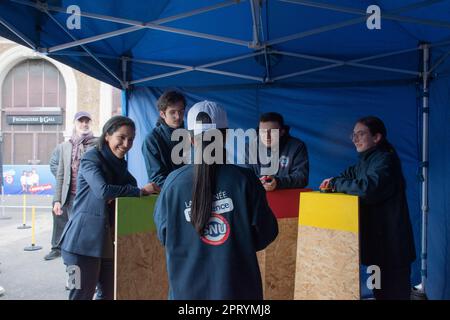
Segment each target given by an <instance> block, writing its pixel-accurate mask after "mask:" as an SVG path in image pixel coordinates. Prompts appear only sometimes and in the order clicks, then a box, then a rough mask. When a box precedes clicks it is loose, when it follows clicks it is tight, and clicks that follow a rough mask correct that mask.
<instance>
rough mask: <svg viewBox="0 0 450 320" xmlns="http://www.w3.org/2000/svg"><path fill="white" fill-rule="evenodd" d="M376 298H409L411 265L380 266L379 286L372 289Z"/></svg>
mask: <svg viewBox="0 0 450 320" xmlns="http://www.w3.org/2000/svg"><path fill="white" fill-rule="evenodd" d="M373 295H374V296H375V299H376V300H410V299H411V267H410V266H408V267H403V268H396V269H393V268H381V288H380V289H373Z"/></svg>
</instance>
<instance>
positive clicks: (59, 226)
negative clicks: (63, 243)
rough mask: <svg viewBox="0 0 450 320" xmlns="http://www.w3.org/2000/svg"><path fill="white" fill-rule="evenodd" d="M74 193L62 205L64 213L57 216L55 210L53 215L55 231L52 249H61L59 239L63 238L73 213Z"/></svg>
mask: <svg viewBox="0 0 450 320" xmlns="http://www.w3.org/2000/svg"><path fill="white" fill-rule="evenodd" d="M74 197H75V196H74V195H70V196H69V199H67V201H66V203H65V204H64V205H63V206H62V211H63V213H62V215H60V216H57V215H56V214H55V213H54V212H52V215H53V233H52V250H61V248H60V247H59V246H58V242H59V239H60V238H61V235H62V232H63V230H64V227H65V226H66V223H67V221H68V220H69V218H70V215H71V214H72V206H73V199H74Z"/></svg>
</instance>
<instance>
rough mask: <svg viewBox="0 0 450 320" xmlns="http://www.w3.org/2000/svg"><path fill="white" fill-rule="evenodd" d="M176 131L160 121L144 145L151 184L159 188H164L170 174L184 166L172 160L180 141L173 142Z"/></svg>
mask: <svg viewBox="0 0 450 320" xmlns="http://www.w3.org/2000/svg"><path fill="white" fill-rule="evenodd" d="M175 130H176V129H173V128H171V127H169V126H168V125H167V124H165V123H164V122H163V121H161V120H160V121H158V123H157V124H156V128H155V129H153V130H152V132H150V133H149V134H148V135H147V136H146V137H145V139H144V142H143V144H142V154H143V156H144V162H145V167H146V168H147V175H148V179H149V182H155V183H156V184H157V185H158V186H159V187H162V185H163V184H164V181H165V180H166V178H167V176H168V175H169V173H171V172H172V171H174V170H176V169H178V168H180V167H181V166H183V164H179V165H175V164H174V163H173V162H172V159H171V153H172V149H173V147H174V146H175V145H176V144H178V141H171V136H172V132H173V131H175Z"/></svg>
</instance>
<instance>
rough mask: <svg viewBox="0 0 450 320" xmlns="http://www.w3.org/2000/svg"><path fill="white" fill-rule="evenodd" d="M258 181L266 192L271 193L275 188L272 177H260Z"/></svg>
mask: <svg viewBox="0 0 450 320" xmlns="http://www.w3.org/2000/svg"><path fill="white" fill-rule="evenodd" d="M259 180H260V181H261V183H262V185H263V187H264V189H266V191H273V190H275V189H276V188H277V180H276V179H275V178H274V177H273V176H262V177H261V178H259Z"/></svg>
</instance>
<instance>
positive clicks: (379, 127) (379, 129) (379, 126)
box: [356, 116, 395, 151]
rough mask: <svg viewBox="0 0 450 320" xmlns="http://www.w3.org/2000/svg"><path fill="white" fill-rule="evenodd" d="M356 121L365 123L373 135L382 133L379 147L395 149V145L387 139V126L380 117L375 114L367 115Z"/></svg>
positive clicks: (388, 149)
mask: <svg viewBox="0 0 450 320" xmlns="http://www.w3.org/2000/svg"><path fill="white" fill-rule="evenodd" d="M356 123H361V124H363V125H365V126H366V127H367V128H368V129H369V131H370V134H371V135H372V136H374V135H376V134H377V133H379V134H381V136H382V137H381V140H380V142H379V143H378V147H380V148H382V149H385V150H387V151H390V150H394V147H393V146H392V145H391V144H390V142H389V141H388V140H387V130H386V126H385V125H384V123H383V121H382V120H381V119H380V118H378V117H375V116H367V117H363V118H361V119H359V120H358V121H356ZM394 151H395V150H394Z"/></svg>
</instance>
